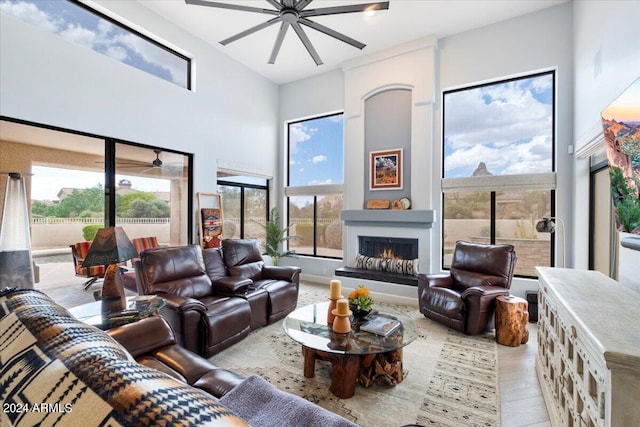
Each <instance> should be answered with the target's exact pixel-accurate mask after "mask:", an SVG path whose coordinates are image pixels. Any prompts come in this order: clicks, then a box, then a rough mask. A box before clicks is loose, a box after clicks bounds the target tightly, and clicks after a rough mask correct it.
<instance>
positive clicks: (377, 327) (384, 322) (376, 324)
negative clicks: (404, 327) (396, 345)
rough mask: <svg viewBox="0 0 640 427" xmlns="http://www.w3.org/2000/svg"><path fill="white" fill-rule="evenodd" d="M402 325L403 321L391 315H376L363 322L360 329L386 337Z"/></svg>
mask: <svg viewBox="0 0 640 427" xmlns="http://www.w3.org/2000/svg"><path fill="white" fill-rule="evenodd" d="M400 325H401V323H400V321H399V320H396V319H392V318H390V317H384V316H375V317H373V318H372V319H369V320H367V321H366V322H365V323H363V324H362V325H361V326H360V330H361V331H365V332H370V333H372V334H376V335H382V336H384V337H386V336H387V335H389V334H390V333H391V332H393V331H395V330H396V329H398V328H399V327H400Z"/></svg>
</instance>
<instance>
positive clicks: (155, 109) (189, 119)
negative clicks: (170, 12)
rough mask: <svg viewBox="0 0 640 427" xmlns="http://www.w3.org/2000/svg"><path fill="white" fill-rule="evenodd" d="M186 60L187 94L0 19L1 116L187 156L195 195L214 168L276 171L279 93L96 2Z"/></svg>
mask: <svg viewBox="0 0 640 427" xmlns="http://www.w3.org/2000/svg"><path fill="white" fill-rule="evenodd" d="M98 3H99V4H101V5H103V6H104V7H105V8H108V9H109V10H111V11H113V12H114V13H115V14H117V15H118V16H120V17H122V18H124V19H125V20H127V21H130V22H134V23H135V24H136V25H138V26H140V27H142V28H144V29H145V30H147V31H148V32H150V33H152V34H154V35H156V36H158V37H159V38H161V39H164V40H171V42H172V44H173V45H175V46H176V47H178V48H180V49H181V50H182V51H184V52H186V53H188V55H189V56H191V57H192V58H193V59H194V64H195V66H194V70H195V73H194V77H195V78H194V80H195V91H188V90H186V89H183V88H181V87H179V86H177V85H174V84H172V83H169V82H166V81H164V80H162V79H159V78H157V77H154V76H152V75H149V74H147V73H145V72H142V71H140V70H137V69H135V68H133V67H130V66H128V65H125V64H122V63H120V62H117V61H114V60H112V59H110V58H108V57H106V56H104V55H101V54H99V53H96V52H93V51H91V50H89V49H85V48H82V47H80V46H77V45H74V44H71V43H69V42H67V41H65V40H63V39H62V38H60V37H58V36H55V35H52V34H50V33H47V32H44V31H42V30H40V29H37V28H35V27H33V26H30V25H28V24H25V23H22V22H19V21H16V20H14V19H12V18H10V17H7V16H5V15H2V17H1V19H2V21H1V22H0V75H1V76H2V78H1V79H0V85H1V86H0V115H3V116H7V117H11V118H17V119H23V120H28V121H33V122H37V123H42V124H47V125H52V126H59V127H62V128H67V129H73V130H79V131H84V132H89V133H93V134H97V135H101V136H108V137H113V138H119V139H123V140H127V141H132V142H138V143H143V144H150V145H155V146H159V147H167V148H173V149H177V150H182V151H186V152H190V153H194V154H195V156H194V158H195V167H194V185H195V188H194V191H196V192H197V191H215V189H216V161H217V159H224V160H226V161H228V162H235V163H239V164H242V165H248V166H249V167H251V166H252V165H256V166H259V169H260V170H264V169H265V167H266V168H268V170H271V171H273V170H275V167H276V165H277V161H278V158H277V153H278V146H279V145H278V123H279V121H278V87H277V85H275V84H274V83H272V82H270V81H269V80H267V79H265V78H264V77H262V76H259V75H258V74H256V73H254V72H253V71H251V70H249V69H248V68H246V67H245V66H243V65H241V64H239V63H237V62H235V61H233V60H231V59H229V58H228V57H227V56H225V55H223V54H222V53H220V52H219V51H218V50H217V49H215V48H214V47H212V46H210V45H208V44H205V43H204V42H203V41H201V40H199V39H197V38H195V37H193V36H191V35H189V34H188V33H186V32H185V31H183V30H181V29H180V28H178V27H176V26H174V25H173V24H171V23H170V22H169V21H166V20H164V19H163V18H161V17H159V16H157V15H155V14H154V13H153V12H150V11H149V9H147V8H145V7H143V6H141V5H140V4H138V3H137V2H125V1H121V2H114V1H99V2H98Z"/></svg>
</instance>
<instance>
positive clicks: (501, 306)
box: [496, 295, 529, 347]
mask: <svg viewBox="0 0 640 427" xmlns="http://www.w3.org/2000/svg"><path fill="white" fill-rule="evenodd" d="M528 307H529V304H528V303H527V301H526V300H524V299H522V298H518V297H514V296H511V295H500V296H499V297H497V298H496V341H498V344H502V345H506V346H509V347H518V346H519V345H520V344H526V343H527V341H529V331H528V330H527V322H529V311H528Z"/></svg>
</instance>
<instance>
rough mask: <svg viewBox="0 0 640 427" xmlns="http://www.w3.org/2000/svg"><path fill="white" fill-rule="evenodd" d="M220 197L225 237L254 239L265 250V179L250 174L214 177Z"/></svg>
mask: <svg viewBox="0 0 640 427" xmlns="http://www.w3.org/2000/svg"><path fill="white" fill-rule="evenodd" d="M218 192H219V193H220V195H221V196H222V212H223V218H224V225H223V231H222V235H223V237H224V238H225V239H251V238H255V239H258V242H260V245H261V248H262V249H263V250H264V249H265V244H266V240H265V236H266V234H265V228H264V225H265V223H266V221H267V216H268V212H269V190H268V186H267V180H266V179H264V178H257V177H252V176H238V175H223V176H220V175H219V176H218Z"/></svg>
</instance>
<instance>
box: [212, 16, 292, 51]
mask: <svg viewBox="0 0 640 427" xmlns="http://www.w3.org/2000/svg"><path fill="white" fill-rule="evenodd" d="M281 20H282V18H281V17H279V16H276V17H275V18H271V19H269V20H268V21H266V22H263V23H262V24H258V25H256V26H255V27H251V28H249V29H247V30H244V31H242V32H240V33H238V34H236V35H234V36H231V37H228V38H226V39H224V40H222V41H221V42H220V44H221V45H223V46H226V45H228V44H229V43H231V42H234V41H236V40H238V39H241V38H243V37H245V36H248V35H249V34H253V33H255V32H256V31H259V30H262V29H263V28H267V27H268V26H270V25H273V24H275V23H276V22H279V21H281Z"/></svg>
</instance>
